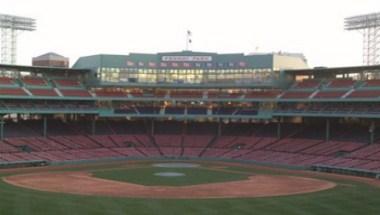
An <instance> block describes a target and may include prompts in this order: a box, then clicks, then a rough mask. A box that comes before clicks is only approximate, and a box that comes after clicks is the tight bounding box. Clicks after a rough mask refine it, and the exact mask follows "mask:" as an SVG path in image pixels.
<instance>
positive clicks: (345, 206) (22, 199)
mask: <svg viewBox="0 0 380 215" xmlns="http://www.w3.org/2000/svg"><path fill="white" fill-rule="evenodd" d="M239 171H244V169H243V168H241V169H239ZM247 171H249V172H250V173H251V172H252V171H254V170H252V169H249V170H248V169H247ZM266 171H267V172H268V173H273V174H277V173H276V172H275V171H274V172H271V171H269V170H266ZM1 176H3V175H1ZM332 181H334V182H336V183H337V184H338V186H337V187H336V188H334V189H331V190H327V191H322V192H317V193H311V194H302V195H295V196H288V197H270V198H256V199H209V200H149V199H148V200H147V199H127V198H108V197H88V196H78V195H68V194H58V193H46V192H39V191H32V190H27V189H23V188H18V187H14V186H11V185H8V184H6V183H4V182H2V181H1V182H0V214H1V215H3V214H4V215H12V214H20V215H26V214H28V215H29V214H30V215H44V214H49V215H50V214H53V215H61V214H62V215H66V214H70V215H83V214H93V215H98V214H99V215H103V214H112V215H116V214H117V215H118V214H132V215H135V214H136V215H140V214H141V215H143V214H144V215H146V214H155V215H156V214H165V215H166V214H169V215H172V214H207V215H214V214H215V215H216V214H217V215H224V214H226V215H227V214H228V215H231V214H234V215H235V214H260V215H266V214H268V215H274V214H276V215H278V214H281V215H287V214H289V215H293V214H301V215H330V214H333V215H335V214H337V215H357V214H362V215H378V214H379V213H380V189H379V188H375V187H373V186H369V185H366V184H362V183H358V182H352V181H347V180H336V179H334V180H332Z"/></svg>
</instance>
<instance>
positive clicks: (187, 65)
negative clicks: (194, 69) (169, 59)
mask: <svg viewBox="0 0 380 215" xmlns="http://www.w3.org/2000/svg"><path fill="white" fill-rule="evenodd" d="M183 67H186V68H189V67H191V65H190V63H183Z"/></svg>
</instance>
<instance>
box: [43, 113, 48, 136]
mask: <svg viewBox="0 0 380 215" xmlns="http://www.w3.org/2000/svg"><path fill="white" fill-rule="evenodd" d="M42 136H44V137H46V136H47V116H46V115H44V116H43V131H42Z"/></svg>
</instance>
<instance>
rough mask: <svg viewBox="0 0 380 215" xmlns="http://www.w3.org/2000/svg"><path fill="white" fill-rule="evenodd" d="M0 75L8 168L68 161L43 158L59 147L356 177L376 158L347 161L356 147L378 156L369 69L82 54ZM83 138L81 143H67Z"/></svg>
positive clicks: (263, 59) (220, 57)
mask: <svg viewBox="0 0 380 215" xmlns="http://www.w3.org/2000/svg"><path fill="white" fill-rule="evenodd" d="M0 70H1V71H2V76H1V77H0V100H1V102H0V115H1V118H0V138H1V139H2V145H1V146H0V154H1V155H2V156H8V158H7V159H3V160H5V161H7V162H9V161H10V162H12V161H14V160H15V159H16V160H18V159H17V158H19V157H22V158H20V159H21V160H26V161H28V159H30V156H31V154H32V155H33V157H34V158H41V159H43V160H48V161H56V160H58V161H61V160H62V159H63V160H65V159H69V158H68V157H65V156H66V154H65V155H63V154H64V153H67V152H66V151H65V150H66V149H64V150H63V149H62V150H63V151H62V152H61V151H60V152H59V153H63V154H61V155H60V156H58V157H57V156H55V155H54V153H56V151H57V150H58V151H59V150H61V149H58V148H57V147H58V145H66V146H67V147H68V149H67V150H69V149H70V150H77V148H75V147H79V148H80V150H90V151H91V150H95V151H96V150H100V149H99V147H100V148H101V150H102V151H106V152H107V153H106V152H104V154H102V156H103V155H104V156H112V153H116V154H119V155H120V156H124V155H126V154H128V153H132V154H128V156H135V155H141V156H149V155H157V156H174V157H207V156H208V157H214V158H215V157H217V158H218V157H222V158H231V159H241V160H255V161H260V162H261V161H263V162H267V161H269V162H271V163H277V164H278V163H280V164H282V163H283V162H284V163H286V164H288V165H291V166H313V165H314V166H315V165H319V167H321V165H324V166H323V167H324V168H325V166H326V165H325V164H329V165H330V164H331V165H330V166H329V168H330V167H331V168H335V167H336V166H335V165H334V164H332V163H329V162H330V161H334V160H336V159H339V161H342V162H346V163H347V165H345V166H343V167H344V168H346V167H350V168H351V167H354V169H355V171H356V170H358V171H359V172H363V171H364V172H366V171H369V172H372V173H373V172H374V171H375V170H377V169H380V159H378V158H377V157H373V158H371V159H369V158H368V157H367V155H366V152H361V151H360V153H359V152H358V153H359V154H358V155H356V154H355V153H357V151H359V150H361V149H362V148H363V150H364V149H365V150H367V147H370V149H372V148H376V150H378V151H379V153H380V144H379V145H378V144H374V143H377V142H378V135H377V133H378V132H377V129H376V128H377V127H378V118H380V80H378V79H374V77H378V74H379V72H380V66H364V67H345V68H315V69H308V68H307V63H306V60H305V58H304V57H302V56H299V55H291V54H263V55H261V54H260V55H243V54H216V53H202V52H172V53H158V54H129V55H94V56H88V57H82V58H80V59H79V60H78V61H77V62H76V63H75V64H74V67H73V68H71V69H70V68H56V67H37V66H17V65H0ZM72 134H76V135H79V139H78V137H72V136H67V135H72ZM56 135H58V136H59V137H56ZM102 135H103V136H102ZM115 135H116V136H115ZM204 135H205V136H204ZM26 136H28V137H30V136H32V137H34V138H35V139H28V138H26ZM36 136H38V138H43V139H38V138H37V137H36ZM62 136H64V137H62ZM206 137H207V138H206ZM20 138H21V140H22V141H21V140H20ZM44 138H45V139H44ZM62 138H63V139H62ZM99 138H102V140H104V141H99ZM69 139H72V140H73V141H71V142H70V141H69ZM187 139H189V140H187ZM74 140H75V141H74ZM77 140H79V142H77ZM30 141H31V142H30ZM67 141H69V142H67ZM82 141H83V142H87V143H88V145H87V144H85V145H83V146H80V145H77V144H78V143H80V142H82ZM198 142H199V145H197V143H198ZM106 143H107V144H109V145H107V146H106V145H105V144H106ZM41 144H42V145H41ZM44 144H48V145H49V144H50V145H49V147H50V148H49V147H48V148H47V149H46V148H44V147H45V146H46V145H44ZM57 144H58V145H57ZM367 144H372V145H367ZM5 146H6V149H2V148H1V147H5ZM42 146H43V147H42ZM378 146H379V147H378ZM46 147H47V146H46ZM104 147H105V148H104ZM108 147H116V148H115V149H113V151H112V153H111V152H110V151H109V148H108ZM123 147H125V148H127V149H124V148H123ZM146 147H147V148H146ZM314 147H315V150H314ZM122 148H123V149H122ZM169 148H170V149H169ZM44 150H45V151H44ZM46 150H47V152H46ZM49 150H50V151H49ZM78 150H79V149H78ZM123 150H125V151H123ZM130 150H132V151H133V150H137V151H140V152H141V153H140V154H139V153H137V152H136V151H133V152H131V151H130ZM166 150H168V151H166ZM368 150H369V149H368ZM115 151H116V152H115ZM121 151H123V152H124V153H126V154H120V153H121ZM127 151H128V152H127ZM322 151H323V153H322ZM71 152H72V151H70V153H71ZM13 153H17V156H16V157H14V156H13V155H14V154H13ZM59 153H58V154H59ZM78 153H79V154H80V155H79V154H78V156H84V157H86V156H88V155H87V154H86V153H87V152H86V153H84V152H83V153H84V155H83V154H81V153H82V151H80V152H78ZM88 153H90V152H88ZM91 153H95V152H93V151H91ZM363 154H365V156H364V155H363ZM354 155H355V156H354ZM28 156H29V157H28ZM67 156H68V155H67ZM92 156H94V157H91V156H90V157H91V158H97V156H100V155H99V154H97V153H95V154H92ZM263 156H264V157H263ZM266 156H268V158H267V157H266ZM278 156H280V157H281V156H282V157H283V158H284V159H283V160H276V159H277V157H278ZM341 156H348V157H349V159H348V158H345V157H341ZM62 157H65V158H62ZM379 157H380V156H379ZM70 159H71V158H70ZM73 159H76V158H73ZM0 161H2V158H0ZM0 163H1V162H0ZM367 163H368V165H369V164H370V165H369V166H368V165H367ZM327 166H328V165H327ZM350 171H351V170H350ZM372 173H371V174H372Z"/></svg>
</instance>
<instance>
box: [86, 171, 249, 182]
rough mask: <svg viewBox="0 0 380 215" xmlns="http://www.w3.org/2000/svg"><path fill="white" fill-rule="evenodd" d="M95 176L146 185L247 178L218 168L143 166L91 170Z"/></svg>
mask: <svg viewBox="0 0 380 215" xmlns="http://www.w3.org/2000/svg"><path fill="white" fill-rule="evenodd" d="M163 172H178V173H183V174H185V175H184V176H179V177H162V176H156V175H154V174H155V173H163ZM92 173H93V175H94V176H95V177H99V178H104V179H110V180H115V181H123V182H130V183H134V184H141V185H146V186H153V185H166V186H184V185H195V184H205V183H216V182H226V181H237V180H244V179H248V175H247V174H242V173H229V172H224V171H218V170H210V169H203V168H199V167H196V168H160V167H143V168H134V169H110V170H98V171H93V172H92Z"/></svg>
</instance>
